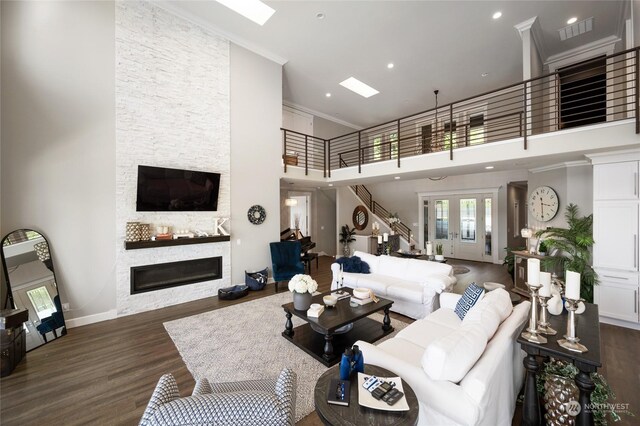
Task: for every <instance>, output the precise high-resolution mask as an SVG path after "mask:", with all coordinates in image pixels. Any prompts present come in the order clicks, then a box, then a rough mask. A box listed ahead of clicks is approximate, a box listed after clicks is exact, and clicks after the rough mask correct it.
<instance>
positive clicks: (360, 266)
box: [336, 256, 371, 274]
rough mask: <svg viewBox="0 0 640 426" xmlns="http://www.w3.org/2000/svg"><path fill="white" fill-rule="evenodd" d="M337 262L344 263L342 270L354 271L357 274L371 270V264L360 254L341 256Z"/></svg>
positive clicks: (367, 272)
mask: <svg viewBox="0 0 640 426" xmlns="http://www.w3.org/2000/svg"><path fill="white" fill-rule="evenodd" d="M336 262H337V263H338V264H339V265H342V270H343V271H344V272H354V273H357V274H369V273H371V270H370V268H369V264H368V263H367V262H365V261H363V260H362V259H360V258H359V257H358V256H351V257H341V258H339V259H338V260H336Z"/></svg>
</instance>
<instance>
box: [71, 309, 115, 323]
mask: <svg viewBox="0 0 640 426" xmlns="http://www.w3.org/2000/svg"><path fill="white" fill-rule="evenodd" d="M117 317H118V314H117V310H116V309H111V310H110V311H107V312H101V313H99V314H94V315H87V316H84V317H78V318H70V319H66V318H65V320H64V322H65V324H66V325H67V327H68V328H76V327H81V326H83V325H89V324H94V323H96V322H102V321H108V320H112V319H116V318H117Z"/></svg>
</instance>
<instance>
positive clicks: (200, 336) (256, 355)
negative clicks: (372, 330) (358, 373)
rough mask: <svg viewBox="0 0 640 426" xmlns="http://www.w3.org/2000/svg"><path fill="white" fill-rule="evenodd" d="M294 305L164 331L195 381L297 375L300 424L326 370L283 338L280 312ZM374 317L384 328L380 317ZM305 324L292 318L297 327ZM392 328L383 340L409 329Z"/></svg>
mask: <svg viewBox="0 0 640 426" xmlns="http://www.w3.org/2000/svg"><path fill="white" fill-rule="evenodd" d="M290 301H291V293H288V292H287V293H281V294H276V295H273V296H269V297H263V298H260V299H257V300H252V301H250V302H245V303H240V304H237V305H233V306H230V307H228V308H222V309H217V310H215V311H211V312H205V313H203V314H199V315H194V316H191V317H187V318H181V319H179V320H175V321H169V322H166V323H164V327H165V329H166V330H167V332H168V333H169V336H170V337H171V339H172V340H173V342H174V344H175V345H176V348H178V351H179V352H180V355H181V356H182V359H183V360H184V363H185V364H186V366H187V368H188V369H189V371H190V372H191V374H192V375H193V378H194V379H196V380H197V379H200V378H202V377H206V378H207V379H209V381H212V382H230V381H239V380H253V379H261V378H274V377H277V375H278V374H279V373H280V371H281V370H282V369H283V368H284V367H289V368H291V369H293V371H295V372H296V374H297V375H298V392H297V400H296V421H297V420H300V419H302V418H303V417H304V416H306V415H308V414H309V413H311V412H312V411H313V410H314V404H313V389H314V387H315V384H316V381H317V380H318V378H319V377H320V375H322V373H324V372H325V371H326V370H327V367H325V366H324V365H323V364H321V363H320V362H318V361H316V360H315V359H313V358H311V356H309V355H307V354H306V353H305V352H303V351H302V349H299V348H298V347H297V346H295V345H294V344H293V343H291V342H289V341H288V340H286V339H285V338H284V337H282V335H281V333H282V331H283V330H284V323H285V320H286V318H285V314H284V311H283V310H282V307H281V306H282V305H283V304H285V303H288V302H290ZM371 317H372V318H374V319H375V320H377V321H379V322H380V323H382V315H381V314H373V315H372V316H371ZM303 323H304V321H302V320H301V319H299V318H296V317H293V326H294V327H297V326H298V325H301V324H303ZM391 323H392V325H393V327H394V328H395V331H394V332H393V333H392V334H390V335H389V336H386V337H385V339H388V338H390V337H393V336H394V335H395V334H396V333H397V332H398V331H399V330H402V329H403V328H405V327H406V326H407V324H406V323H404V322H402V321H398V320H395V319H393V318H392V319H391ZM385 339H381V340H379V341H378V342H381V341H383V340H385ZM366 361H367V360H366V358H365V362H366Z"/></svg>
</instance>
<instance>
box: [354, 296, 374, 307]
mask: <svg viewBox="0 0 640 426" xmlns="http://www.w3.org/2000/svg"><path fill="white" fill-rule="evenodd" d="M371 302H373V299H372V298H370V297H367V298H366V299H360V298H358V297H355V296H351V303H355V304H356V305H360V306H364V305H366V304H367V303H371Z"/></svg>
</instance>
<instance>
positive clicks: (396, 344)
mask: <svg viewBox="0 0 640 426" xmlns="http://www.w3.org/2000/svg"><path fill="white" fill-rule="evenodd" d="M378 347H379V348H380V349H382V350H383V351H385V352H386V353H388V354H389V355H392V356H394V357H396V358H398V359H401V360H402V361H405V362H407V363H409V364H411V365H414V366H416V367H417V368H421V367H420V363H421V360H422V355H424V348H423V347H422V346H420V345H416V344H415V343H414V342H412V341H410V340H409V339H403V338H400V337H398V336H396V337H394V338H393V339H389V340H385V341H384V342H382V343H380V344H378ZM365 362H367V361H366V359H365Z"/></svg>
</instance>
